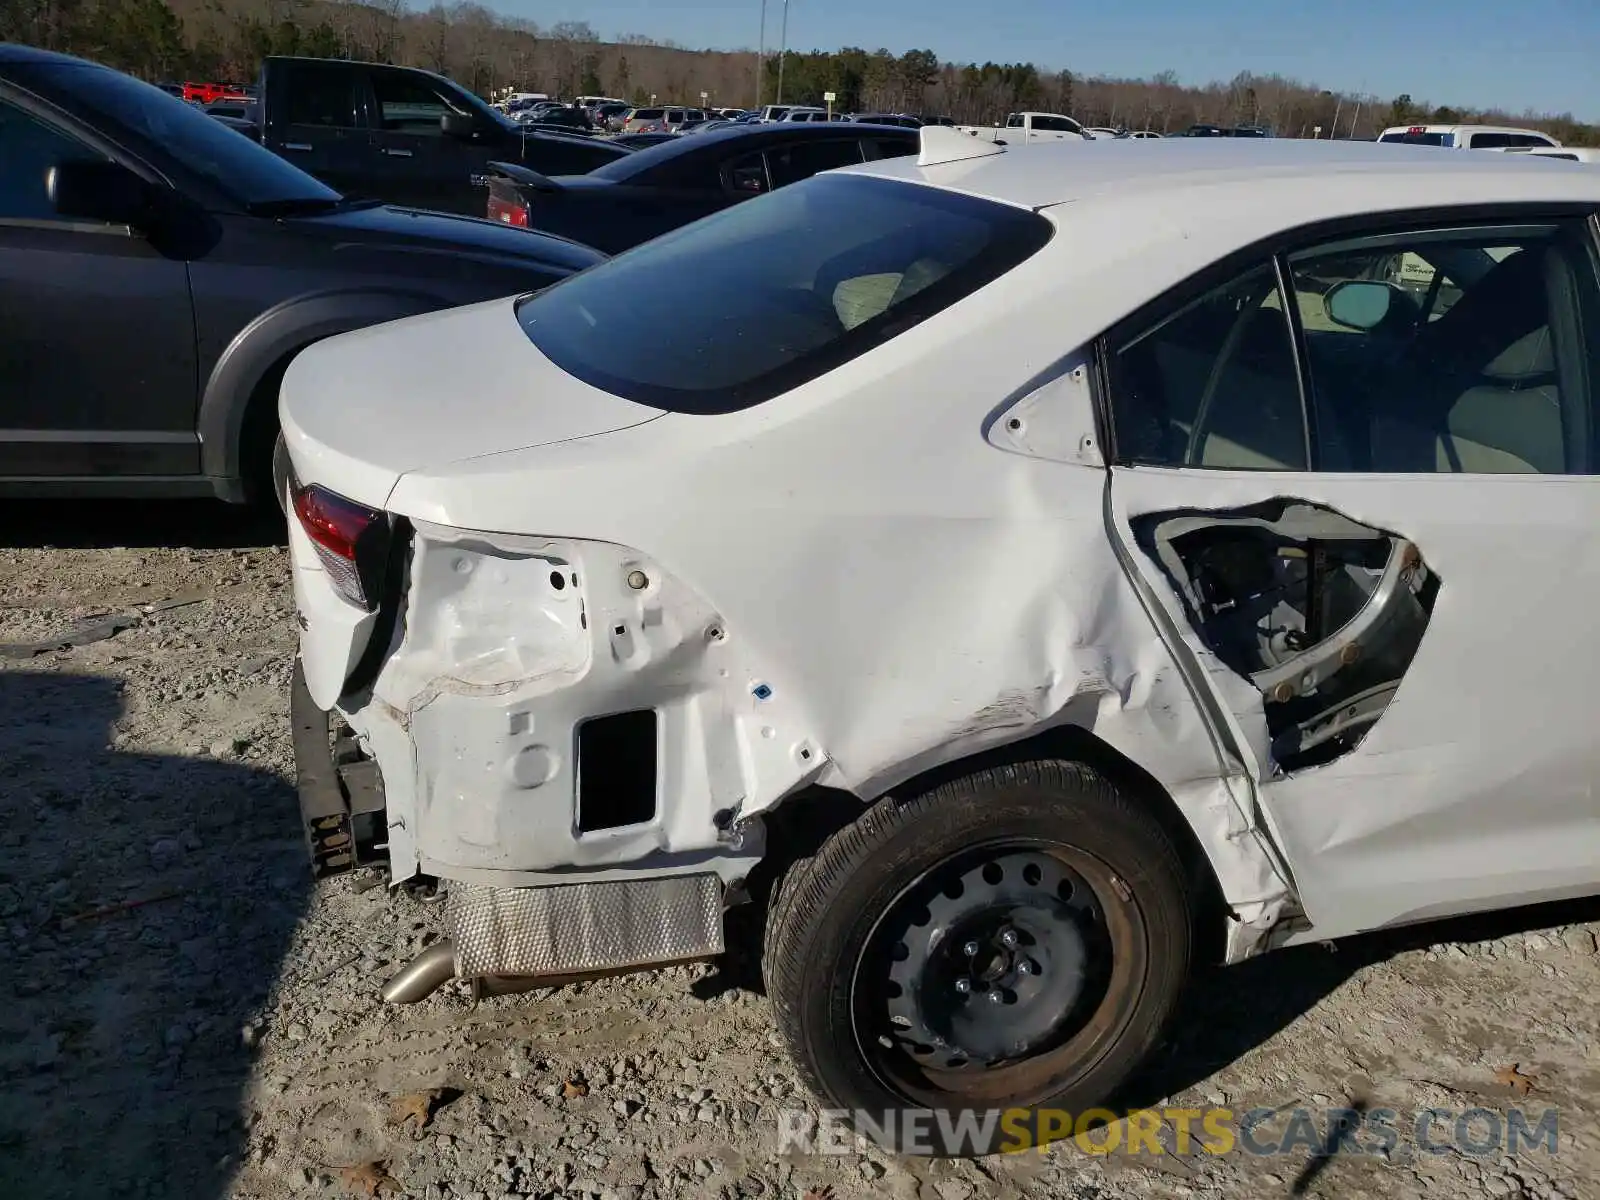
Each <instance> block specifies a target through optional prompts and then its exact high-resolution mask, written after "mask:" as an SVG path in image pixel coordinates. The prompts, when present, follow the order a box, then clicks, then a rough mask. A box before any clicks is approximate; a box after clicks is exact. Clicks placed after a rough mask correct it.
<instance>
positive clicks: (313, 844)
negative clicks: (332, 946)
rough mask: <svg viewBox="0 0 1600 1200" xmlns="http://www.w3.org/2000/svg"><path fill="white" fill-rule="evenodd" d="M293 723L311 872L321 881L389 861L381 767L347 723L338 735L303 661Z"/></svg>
mask: <svg viewBox="0 0 1600 1200" xmlns="http://www.w3.org/2000/svg"><path fill="white" fill-rule="evenodd" d="M289 723H290V727H291V730H292V734H293V738H294V762H295V789H296V791H297V792H298V794H299V799H300V823H301V829H302V831H303V832H304V834H305V838H306V848H307V850H308V852H309V853H310V855H311V873H312V874H313V875H314V876H315V877H316V878H318V879H321V878H324V877H326V876H328V875H338V874H341V873H343V872H345V871H353V870H354V869H355V868H357V867H364V866H373V865H378V864H382V863H385V862H387V861H388V828H387V823H386V817H385V808H384V799H383V778H382V776H381V775H380V774H379V772H378V764H377V763H375V762H373V761H372V760H371V759H369V758H367V757H365V756H364V755H363V754H361V752H360V750H359V749H358V748H357V746H356V743H355V739H354V737H353V736H352V735H351V734H350V731H349V730H348V729H344V728H342V723H341V728H340V729H339V730H338V731H337V733H335V731H334V725H333V718H332V714H330V713H328V712H326V711H324V710H323V709H320V708H318V707H317V705H316V701H314V700H313V699H312V698H311V692H310V691H309V690H308V689H307V688H306V681H305V674H304V671H303V669H302V667H301V664H300V661H299V660H298V659H296V660H295V664H294V679H293V680H292V682H291V683H290V687H289Z"/></svg>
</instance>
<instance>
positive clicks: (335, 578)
mask: <svg viewBox="0 0 1600 1200" xmlns="http://www.w3.org/2000/svg"><path fill="white" fill-rule="evenodd" d="M294 515H295V517H296V518H297V519H298V520H299V522H300V527H301V528H302V529H304V530H305V531H306V536H307V537H308V538H310V539H311V544H312V545H313V546H314V547H315V548H316V551H317V557H318V558H319V559H321V560H322V566H323V568H324V569H325V570H326V571H327V573H328V578H329V579H330V580H331V581H332V582H333V586H334V590H335V591H337V592H338V593H339V595H341V596H342V597H344V598H345V599H346V600H348V601H349V602H350V603H351V604H354V605H356V606H357V607H359V608H364V609H366V610H367V611H369V612H370V611H372V609H373V608H375V607H376V601H377V592H378V586H379V581H380V580H381V578H382V573H383V560H384V555H385V552H386V551H387V549H388V541H389V526H388V522H387V521H386V520H385V519H384V515H383V514H382V513H381V512H376V511H374V510H373V509H370V508H367V507H366V506H365V505H362V504H357V503H356V502H355V501H353V500H346V499H345V498H344V497H343V496H339V495H335V494H334V493H333V492H330V491H328V490H327V489H326V488H322V487H318V486H317V485H316V484H310V485H308V486H306V487H300V488H296V489H295V492H294Z"/></svg>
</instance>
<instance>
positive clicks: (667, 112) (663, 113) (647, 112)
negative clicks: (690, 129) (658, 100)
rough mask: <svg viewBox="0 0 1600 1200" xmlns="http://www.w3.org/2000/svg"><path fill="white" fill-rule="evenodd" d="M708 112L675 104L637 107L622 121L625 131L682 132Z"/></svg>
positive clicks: (704, 117) (704, 116) (696, 123)
mask: <svg viewBox="0 0 1600 1200" xmlns="http://www.w3.org/2000/svg"><path fill="white" fill-rule="evenodd" d="M705 119H706V114H705V112H704V111H703V110H701V109H698V108H683V107H681V106H679V105H675V104H667V105H662V106H660V107H658V108H636V109H634V110H633V111H632V112H630V113H629V114H628V116H627V119H626V120H624V121H623V122H622V132H623V133H681V132H682V131H683V130H684V129H685V128H686V127H687V126H690V125H698V124H699V123H700V122H701V121H704V120H705Z"/></svg>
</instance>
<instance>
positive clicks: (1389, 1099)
mask: <svg viewBox="0 0 1600 1200" xmlns="http://www.w3.org/2000/svg"><path fill="white" fill-rule="evenodd" d="M51 513H52V515H51V517H50V521H49V524H48V525H43V524H41V517H40V506H23V505H14V504H13V505H3V506H0V530H3V531H8V532H7V533H5V534H0V581H3V583H4V587H3V588H0V643H5V644H6V646H7V649H6V650H4V651H3V652H0V767H3V771H0V812H3V814H4V817H5V820H4V821H3V822H0V956H3V958H4V960H5V962H6V969H5V970H4V971H3V972H0V1196H5V1197H19V1198H32V1197H40V1198H44V1197H56V1196H83V1197H95V1198H97V1200H98V1198H101V1197H124V1196H126V1197H167V1196H171V1197H183V1198H185V1200H209V1198H210V1197H223V1196H229V1197H259V1198H262V1200H269V1198H270V1200H278V1198H281V1197H286V1196H302V1195H329V1196H337V1195H344V1194H350V1195H368V1196H370V1195H382V1196H413V1197H426V1198H427V1200H443V1198H445V1197H454V1198H465V1197H472V1198H474V1200H498V1198H499V1197H506V1196H538V1197H550V1196H573V1197H577V1196H585V1197H604V1198H607V1200H611V1198H617V1200H622V1198H633V1200H640V1198H644V1197H678V1196H690V1197H692V1196H707V1197H719V1198H730V1200H731V1198H734V1197H763V1198H766V1197H773V1198H779V1197H782V1198H786V1200H801V1198H806V1200H817V1198H818V1197H821V1196H824V1195H830V1196H832V1197H835V1198H837V1200H847V1198H849V1197H855V1196H868V1195H873V1196H876V1195H886V1196H894V1197H904V1198H906V1200H968V1198H973V1197H987V1196H994V1197H1046V1196H1051V1197H1054V1196H1077V1197H1085V1198H1093V1200H1101V1198H1105V1200H1109V1198H1113V1197H1118V1198H1120V1197H1136V1196H1137V1197H1143V1196H1186V1197H1218V1198H1221V1197H1228V1198H1230V1200H1231V1198H1233V1197H1243V1196H1285V1195H1309V1196H1326V1197H1334V1196H1338V1197H1384V1198H1389V1197H1434V1196H1479V1195H1482V1196H1499V1197H1531V1198H1535V1200H1559V1198H1560V1197H1581V1196H1590V1195H1596V1194H1600V1188H1597V1185H1596V1183H1595V1182H1594V1181H1595V1180H1596V1179H1597V1177H1600V1171H1597V1167H1600V1137H1597V1134H1596V1128H1595V1110H1596V1107H1597V1105H1600V1029H1597V1020H1596V1011H1595V1006H1594V1003H1593V1001H1594V998H1595V996H1596V995H1597V994H1600V957H1597V956H1596V942H1595V931H1596V929H1597V928H1600V924H1597V923H1596V918H1597V917H1600V906H1597V905H1595V904H1593V903H1585V904H1580V905H1573V906H1565V907H1562V908H1560V909H1556V908H1544V909H1537V910H1528V911H1523V912H1520V913H1516V914H1510V915H1507V916H1502V917H1496V918H1491V919H1485V920H1480V921H1475V922H1471V923H1456V924H1452V925H1448V926H1439V925H1434V926H1429V927H1425V928H1420V929H1415V930H1409V931H1405V932H1402V933H1399V934H1391V935H1384V936H1382V937H1373V938H1365V939H1356V940H1354V941H1350V942H1347V943H1341V944H1340V945H1339V946H1338V947H1337V948H1333V947H1316V948H1306V949H1301V950H1296V951H1290V952H1283V953H1280V954H1276V955H1271V956H1268V957H1267V958H1264V959H1262V960H1259V961H1256V962H1252V963H1248V964H1245V965H1243V966H1240V967H1236V968H1233V969H1230V970H1225V971H1217V972H1213V973H1211V974H1208V975H1206V976H1205V977H1203V978H1201V979H1199V980H1198V981H1197V982H1196V985H1195V988H1194V994H1193V996H1192V998H1191V1000H1190V1001H1189V1003H1188V1005H1187V1006H1186V1009H1185V1015H1184V1019H1183V1021H1182V1023H1181V1025H1180V1027H1179V1028H1178V1030H1177V1032H1176V1036H1175V1037H1174V1039H1173V1041H1172V1043H1171V1045H1170V1046H1169V1047H1168V1048H1167V1049H1166V1050H1165V1051H1164V1052H1163V1054H1162V1056H1161V1058H1160V1060H1159V1061H1158V1062H1157V1063H1156V1064H1155V1066H1154V1067H1153V1068H1152V1070H1151V1072H1150V1073H1149V1076H1148V1077H1147V1078H1146V1079H1145V1080H1143V1081H1141V1085H1140V1087H1141V1090H1140V1091H1139V1093H1138V1095H1137V1097H1136V1098H1137V1099H1139V1100H1141V1101H1142V1102H1146V1103H1149V1104H1153V1105H1158V1106H1186V1107H1203V1106H1208V1105H1224V1106H1229V1107H1231V1108H1233V1109H1234V1110H1235V1111H1236V1112H1239V1111H1242V1110H1244V1109H1248V1108H1252V1107H1257V1106H1261V1107H1282V1108H1290V1107H1292V1106H1295V1105H1304V1106H1308V1107H1314V1108H1319V1109H1320V1108H1323V1107H1326V1106H1329V1105H1346V1104H1351V1105H1356V1106H1365V1107H1368V1108H1374V1109H1381V1108H1385V1107H1387V1108H1392V1109H1395V1110H1399V1112H1400V1113H1401V1118H1400V1124H1401V1127H1402V1129H1408V1128H1409V1124H1408V1122H1409V1119H1410V1117H1409V1114H1410V1113H1412V1112H1414V1111H1415V1110H1419V1109H1425V1108H1428V1107H1439V1108H1445V1109H1451V1110H1464V1109H1469V1108H1474V1107H1482V1108H1486V1109H1488V1110H1490V1111H1491V1112H1494V1113H1497V1114H1505V1113H1506V1112H1507V1111H1508V1110H1509V1109H1510V1108H1512V1107H1513V1106H1515V1105H1519V1104H1520V1105H1522V1106H1524V1107H1526V1108H1530V1109H1532V1110H1533V1113H1534V1118H1536V1117H1537V1115H1538V1113H1539V1112H1541V1111H1542V1110H1543V1109H1544V1108H1546V1107H1555V1108H1557V1109H1559V1114H1560V1116H1559V1120H1560V1140H1559V1148H1558V1152H1557V1153H1556V1154H1554V1155H1552V1154H1550V1153H1548V1152H1546V1151H1545V1150H1544V1149H1542V1148H1540V1149H1537V1150H1532V1151H1530V1150H1527V1149H1524V1150H1523V1151H1522V1152H1521V1153H1520V1154H1518V1155H1517V1156H1516V1157H1510V1156H1505V1155H1503V1154H1501V1153H1500V1152H1499V1151H1496V1150H1493V1149H1489V1150H1488V1151H1487V1152H1486V1153H1479V1154H1472V1153H1466V1152H1463V1150H1461V1149H1450V1148H1446V1149H1444V1150H1443V1152H1441V1153H1436V1154H1435V1153H1427V1152H1424V1151H1421V1150H1417V1149H1414V1148H1412V1147H1411V1146H1410V1145H1409V1139H1408V1138H1402V1141H1401V1144H1400V1145H1399V1146H1398V1147H1397V1148H1396V1149H1395V1150H1394V1151H1393V1152H1392V1153H1390V1154H1388V1155H1386V1156H1377V1155H1372V1156H1365V1157H1350V1156H1338V1157H1332V1158H1330V1157H1328V1156H1327V1155H1326V1154H1318V1153H1317V1152H1316V1151H1315V1149H1308V1148H1306V1146H1304V1145H1302V1146H1300V1147H1299V1148H1296V1149H1294V1150H1293V1151H1292V1152H1290V1153H1287V1154H1284V1155H1281V1156H1276V1157H1262V1156H1252V1155H1249V1154H1245V1153H1240V1152H1235V1153H1232V1154H1227V1155H1218V1156H1213V1155H1206V1154H1202V1153H1200V1152H1198V1151H1197V1150H1195V1149H1194V1148H1193V1147H1190V1148H1189V1152H1188V1153H1168V1154H1164V1155H1161V1156H1159V1157H1158V1156H1154V1155H1149V1154H1142V1155H1123V1154H1115V1155H1110V1156H1091V1155H1088V1154H1085V1153H1083V1152H1082V1151H1081V1150H1079V1149H1077V1148H1075V1147H1074V1146H1073V1145H1071V1144H1070V1143H1068V1144H1066V1145H1064V1146H1057V1147H1054V1148H1052V1149H1051V1150H1050V1151H1049V1152H1048V1153H1044V1154H1040V1153H1037V1152H1031V1153H1024V1154H1016V1155H1006V1156H995V1157H992V1158H988V1159H984V1160H980V1161H976V1162H966V1161H949V1160H943V1161H936V1160H923V1159H914V1160H900V1159H895V1158H893V1157H891V1156H888V1155H885V1154H883V1153H881V1152H880V1151H878V1150H876V1149H866V1148H864V1147H861V1146H858V1145H851V1146H850V1147H849V1148H848V1152H847V1153H844V1154H833V1155H823V1154H804V1153H800V1152H796V1151H789V1152H786V1153H783V1154H780V1153H779V1151H778V1129H779V1119H780V1118H779V1113H780V1111H781V1110H785V1109H791V1110H792V1109H797V1108H800V1109H811V1108H812V1102H811V1101H810V1099H809V1098H808V1097H806V1096H805V1095H803V1094H802V1093H801V1092H800V1091H799V1089H798V1085H797V1083H796V1079H795V1073H794V1071H793V1069H792V1067H791V1065H790V1063H789V1062H788V1060H787V1059H786V1057H785V1056H784V1054H783V1052H782V1050H781V1049H780V1048H779V1046H778V1043H777V1039H776V1037H775V1036H774V1035H773V1030H772V1025H771V1018H770V1010H769V1007H768V1004H767V1001H766V999H765V998H764V997H763V996H761V995H760V994H759V991H758V990H757V989H756V988H755V986H754V985H753V983H752V982H751V980H752V976H753V974H754V972H753V970H752V968H751V962H752V951H751V949H750V948H749V947H748V946H747V945H745V944H742V943H736V944H735V945H734V948H733V950H732V951H731V952H730V955H729V957H728V961H727V962H726V963H724V964H722V965H721V966H720V967H719V968H716V969H713V968H709V967H704V968H701V967H697V968H679V969H673V970H668V971H662V972H658V973H654V974H647V975H639V976H632V977H625V978H620V979H609V980H604V981H598V982H594V983H588V984H581V985H575V986H570V987H565V988H561V989H556V990H544V991H539V992H533V993H529V994H527V995H523V996H507V997H498V998H494V999H490V1000H485V1001H483V1002H482V1003H480V1004H478V1005H476V1006H474V1005H472V1004H471V1003H470V1001H469V999H468V998H467V997H466V996H465V995H464V994H463V993H462V992H460V991H458V990H455V989H454V988H450V989H445V990H444V991H442V992H440V993H439V994H437V995H435V996H434V997H432V998H431V999H429V1000H428V1001H426V1002H424V1003H422V1004H420V1005H417V1006H414V1007H406V1008H400V1007H384V1006H382V1005H381V1004H380V1003H379V1001H378V997H377V987H378V985H379V984H380V983H381V982H382V980H383V979H384V978H385V976H386V975H387V973H388V972H389V971H390V970H392V969H393V968H394V967H395V966H396V965H397V964H399V963H401V962H403V961H405V960H406V959H407V958H408V957H409V956H410V955H412V954H413V953H415V952H416V951H417V950H418V949H419V948H421V947H422V946H423V945H425V944H426V943H427V942H428V941H429V940H430V939H431V938H432V937H434V936H436V931H437V927H438V906H437V904H429V903H426V902H421V901H418V900H413V899H411V898H409V897H408V896H406V895H404V894H403V893H390V892H389V890H388V889H386V888H385V887H383V886H381V881H380V880H379V879H377V878H376V877H374V876H372V875H370V874H365V875H357V876H345V877H342V878H339V879H335V880H331V881H328V882H326V883H323V884H319V885H316V886H313V885H312V883H311V882H310V879H309V876H308V872H307V871H306V868H305V864H304V858H303V852H302V848H301V843H300V840H299V833H298V826H297V821H296V810H295V804H294V795H293V791H292V787H291V782H292V766H293V764H292V758H291V752H290V748H289V736H288V729H287V702H286V691H287V682H288V678H289V671H290V664H291V659H292V655H293V648H294V635H293V629H294V627H293V622H292V617H291V611H292V598H291V592H290V589H289V586H288V580H287V569H286V558H285V553H284V551H283V550H282V549H281V547H279V546H278V545H275V544H274V542H275V537H274V533H275V531H274V530H272V528H271V527H270V525H269V526H266V527H264V528H262V527H252V525H251V524H249V523H247V522H244V521H242V520H241V519H239V518H237V517H234V516H232V515H230V514H226V513H223V512H221V511H219V510H215V509H211V508H207V507H204V506H185V505H136V506H130V505H99V506H96V505H83V506H67V507H65V508H60V509H52V510H51ZM19 531H24V532H21V533H20V534H19ZM7 547H9V548H7ZM108 618H122V620H117V621H113V622H112V625H111V626H108V625H106V623H105V622H106V621H107V619H108ZM94 626H97V628H90V627H94ZM113 626H122V627H121V628H118V629H117V632H115V633H114V634H112V635H111V636H100V637H99V638H98V640H91V639H93V638H94V636H95V635H96V634H99V635H104V634H105V633H107V632H108V630H109V628H111V627H113ZM74 630H78V631H80V639H81V640H82V641H83V644H81V645H76V646H73V647H70V648H65V649H46V650H43V651H42V652H39V653H28V652H26V651H24V650H21V649H18V648H17V647H18V646H19V645H21V644H25V643H36V642H41V641H57V642H58V641H68V640H72V638H71V636H70V635H71V634H72V632H73V631H74ZM85 631H87V632H85ZM1513 1064H1515V1065H1516V1066H1517V1068H1518V1071H1517V1073H1516V1074H1510V1073H1508V1071H1507V1068H1510V1067H1511V1066H1513ZM1520 1087H1528V1088H1531V1091H1530V1092H1529V1094H1528V1095H1526V1096H1521V1095H1519V1094H1518V1089H1519V1088H1520ZM397 1102H398V1105H397ZM1483 1119H1486V1118H1483ZM1287 1121H1288V1117H1287V1115H1286V1116H1284V1117H1283V1118H1282V1119H1281V1120H1278V1121H1277V1122H1276V1123H1272V1122H1269V1123H1268V1124H1266V1125H1264V1126H1263V1129H1264V1130H1267V1131H1269V1132H1270V1131H1274V1130H1275V1131H1277V1132H1278V1133H1281V1132H1282V1130H1283V1128H1284V1126H1285V1124H1286V1123H1287ZM1531 1123H1533V1118H1530V1124H1531ZM1315 1124H1316V1129H1317V1133H1318V1136H1319V1137H1321V1136H1324V1135H1325V1134H1326V1127H1325V1122H1323V1121H1322V1120H1321V1118H1320V1117H1319V1118H1318V1119H1317V1121H1316V1123H1315ZM1444 1128H1446V1129H1448V1125H1446V1126H1445V1127H1444ZM1262 1137H1263V1139H1264V1140H1269V1141H1270V1140H1271V1137H1270V1136H1269V1135H1268V1134H1265V1133H1264V1134H1263V1135H1262ZM1167 1144H1168V1146H1169V1148H1170V1149H1174V1150H1175V1149H1177V1147H1176V1146H1175V1144H1174V1143H1172V1142H1171V1140H1170V1139H1168V1141H1167ZM373 1164H381V1165H378V1166H374V1165H373Z"/></svg>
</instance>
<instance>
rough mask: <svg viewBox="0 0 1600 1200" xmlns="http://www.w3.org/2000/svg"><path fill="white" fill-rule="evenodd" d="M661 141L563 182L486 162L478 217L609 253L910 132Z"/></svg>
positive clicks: (871, 153)
mask: <svg viewBox="0 0 1600 1200" xmlns="http://www.w3.org/2000/svg"><path fill="white" fill-rule="evenodd" d="M669 142H670V144H666V145H658V146H655V147H651V148H646V149H641V150H638V151H636V152H634V153H633V154H631V155H629V156H628V157H627V158H625V159H620V160H618V161H617V162H616V163H614V164H612V165H610V166H607V167H602V168H600V169H599V170H597V171H591V172H590V173H589V174H587V175H574V176H569V177H566V178H560V177H558V178H554V179H552V178H549V177H547V176H542V175H535V174H533V173H532V172H530V171H527V170H525V169H523V168H522V167H519V166H517V165H516V164H514V163H492V164H490V167H489V171H488V175H487V181H488V185H489V194H488V199H487V211H486V215H487V216H488V217H489V218H490V219H491V220H496V221H501V222H504V223H505V224H507V225H516V226H520V227H525V228H533V229H540V230H544V231H545V232H548V233H556V234H559V235H560V236H562V237H569V238H572V239H573V240H575V241H579V242H582V243H584V244H585V245H588V246H594V247H596V248H598V249H600V250H604V251H605V252H606V253H608V254H617V253H620V252H621V251H623V250H626V249H627V248H628V247H630V246H637V245H638V244H639V243H640V242H645V241H649V240H650V239H651V238H653V237H659V236H660V235H661V234H663V233H666V232H667V231H668V230H672V229H677V228H678V227H679V226H682V225H687V224H688V223H689V222H690V221H694V220H698V219H699V218H700V217H703V216H705V215H706V214H707V213H711V212H716V211H717V210H718V209H722V208H727V207H729V206H730V205H733V204H737V203H739V202H740V201H742V200H748V199H750V197H752V196H759V195H762V194H764V193H766V192H770V191H773V190H774V189H776V188H780V187H785V186H787V185H789V184H791V183H796V182H798V181H799V180H801V179H807V178H810V177H811V176H812V175H815V174H816V173H817V172H818V171H826V170H830V169H832V168H834V167H839V166H845V165H848V164H851V163H859V162H864V161H865V162H871V161H875V160H877V159H880V158H892V157H894V156H896V155H902V154H914V153H915V152H916V149H917V137H916V134H915V133H913V132H912V131H910V130H907V129H892V128H889V127H886V126H885V127H879V126H861V125H855V124H849V123H845V122H835V123H834V124H832V125H811V124H809V123H807V124H804V125H788V124H786V123H773V124H766V125H726V126H724V127H722V128H721V129H714V130H710V131H708V132H705V133H695V134H694V135H693V136H682V137H671V138H669Z"/></svg>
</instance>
